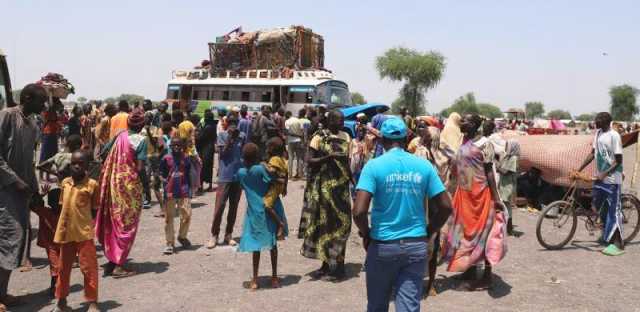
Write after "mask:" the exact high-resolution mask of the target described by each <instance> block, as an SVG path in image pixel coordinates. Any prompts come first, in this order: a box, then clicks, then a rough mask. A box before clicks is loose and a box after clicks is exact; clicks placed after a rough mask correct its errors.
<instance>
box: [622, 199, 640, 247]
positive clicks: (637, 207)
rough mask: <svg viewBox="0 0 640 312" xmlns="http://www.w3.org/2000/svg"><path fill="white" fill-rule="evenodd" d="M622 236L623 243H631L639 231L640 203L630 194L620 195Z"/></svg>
mask: <svg viewBox="0 0 640 312" xmlns="http://www.w3.org/2000/svg"><path fill="white" fill-rule="evenodd" d="M620 205H621V206H622V234H623V236H624V242H625V243H628V242H630V241H632V240H633V239H634V238H635V237H636V235H638V231H640V201H639V200H638V198H637V197H635V196H633V195H631V194H622V197H621V198H620Z"/></svg>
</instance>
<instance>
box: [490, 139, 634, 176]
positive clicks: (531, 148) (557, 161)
mask: <svg viewBox="0 0 640 312" xmlns="http://www.w3.org/2000/svg"><path fill="white" fill-rule="evenodd" d="M501 137H502V138H503V139H505V140H506V139H512V140H515V141H517V142H518V143H520V162H519V164H518V169H519V171H520V172H529V171H530V170H531V169H532V168H536V169H537V170H539V171H540V175H541V178H542V179H543V180H544V181H545V182H547V183H549V184H552V185H556V186H563V187H568V186H570V185H571V184H572V182H573V181H572V179H571V177H570V176H571V172H572V171H573V170H576V169H578V167H579V166H580V165H581V164H582V163H583V162H584V160H585V159H586V158H587V157H588V156H589V154H590V153H591V151H592V150H593V146H592V144H593V135H514V133H513V132H511V133H502V134H501ZM637 142H638V132H632V133H628V134H625V135H623V136H622V145H623V146H624V147H627V146H629V145H632V144H635V143H637ZM594 175H595V167H594V163H593V162H592V163H591V164H590V165H589V166H588V167H587V168H586V169H585V170H584V171H583V176H591V177H592V176H594ZM579 186H580V187H581V188H591V183H589V182H586V181H579Z"/></svg>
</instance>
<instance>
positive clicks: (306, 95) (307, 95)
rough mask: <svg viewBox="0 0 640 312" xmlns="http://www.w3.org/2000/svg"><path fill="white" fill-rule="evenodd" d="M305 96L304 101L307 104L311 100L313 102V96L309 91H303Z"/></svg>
mask: <svg viewBox="0 0 640 312" xmlns="http://www.w3.org/2000/svg"><path fill="white" fill-rule="evenodd" d="M304 95H305V98H304V102H305V103H307V104H309V103H311V102H313V97H312V96H311V93H305V94H304Z"/></svg>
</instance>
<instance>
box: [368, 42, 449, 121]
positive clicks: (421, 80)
mask: <svg viewBox="0 0 640 312" xmlns="http://www.w3.org/2000/svg"><path fill="white" fill-rule="evenodd" d="M445 67H446V64H445V58H444V56H442V55H441V54H440V53H438V52H435V51H430V52H426V53H422V52H419V51H416V50H413V49H408V48H404V47H396V48H392V49H389V50H387V51H386V52H385V53H384V55H382V56H378V57H377V58H376V68H377V69H378V73H379V75H380V78H381V79H385V78H388V79H389V80H391V81H402V82H404V85H403V86H402V88H401V89H400V98H401V99H402V102H403V103H404V106H405V107H406V108H407V109H408V110H409V114H410V115H412V116H416V115H418V114H421V113H422V112H424V93H425V92H427V91H428V90H429V89H431V88H433V87H435V86H436V84H438V82H439V81H440V79H441V78H442V74H443V73H444V70H445Z"/></svg>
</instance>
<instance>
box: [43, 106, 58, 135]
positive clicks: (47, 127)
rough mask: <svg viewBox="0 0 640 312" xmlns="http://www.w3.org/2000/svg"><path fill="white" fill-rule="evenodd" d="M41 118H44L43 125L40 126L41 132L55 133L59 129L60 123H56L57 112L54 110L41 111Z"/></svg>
mask: <svg viewBox="0 0 640 312" xmlns="http://www.w3.org/2000/svg"><path fill="white" fill-rule="evenodd" d="M42 119H44V127H43V128H42V134H56V133H58V131H59V130H60V128H59V127H60V124H59V123H58V114H56V113H55V112H49V111H46V112H43V113H42Z"/></svg>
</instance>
